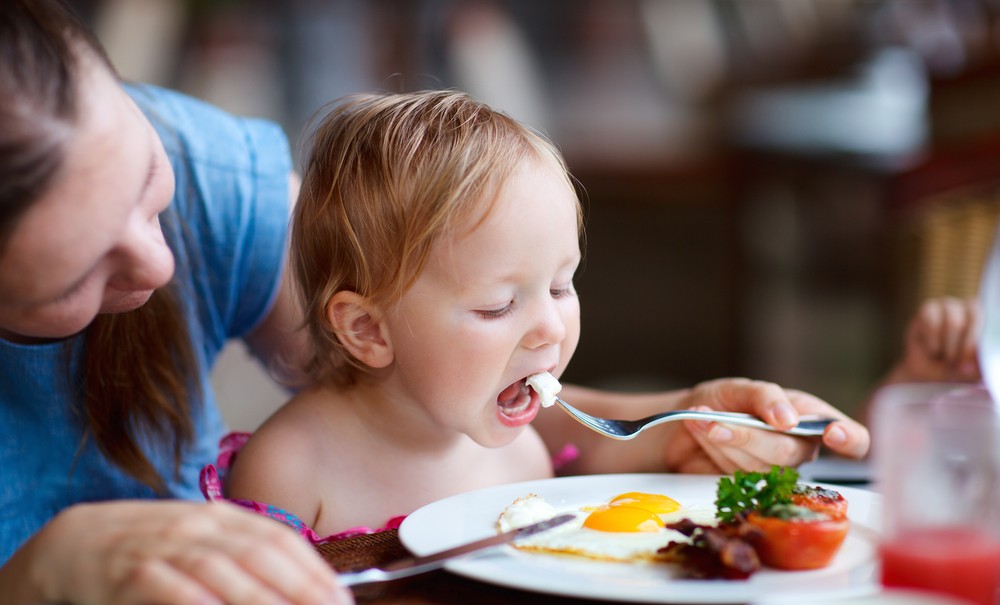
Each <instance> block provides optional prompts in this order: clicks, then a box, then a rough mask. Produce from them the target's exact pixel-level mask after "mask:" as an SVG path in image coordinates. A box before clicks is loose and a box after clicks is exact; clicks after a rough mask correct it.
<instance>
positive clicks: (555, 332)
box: [527, 301, 566, 349]
mask: <svg viewBox="0 0 1000 605" xmlns="http://www.w3.org/2000/svg"><path fill="white" fill-rule="evenodd" d="M539 307H540V308H539V312H538V317H537V318H536V320H535V324H534V326H533V327H532V329H531V331H530V332H529V333H528V336H527V339H528V341H527V344H528V346H529V347H530V348H533V349H534V348H538V347H542V346H545V345H554V344H559V343H560V342H562V341H563V340H564V339H565V338H566V321H565V320H564V319H563V316H562V313H560V312H559V307H558V306H557V305H556V304H555V301H546V302H545V303H543V304H541V305H540V306H539Z"/></svg>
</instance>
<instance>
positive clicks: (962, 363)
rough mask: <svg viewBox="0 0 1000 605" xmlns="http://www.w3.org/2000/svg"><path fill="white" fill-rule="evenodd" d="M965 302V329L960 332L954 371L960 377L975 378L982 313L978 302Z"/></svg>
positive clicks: (973, 300) (977, 369)
mask: <svg viewBox="0 0 1000 605" xmlns="http://www.w3.org/2000/svg"><path fill="white" fill-rule="evenodd" d="M964 304H965V315H966V321H965V330H964V332H963V334H962V345H961V351H960V352H959V358H958V362H957V363H956V365H955V371H956V372H957V373H958V374H959V375H960V376H962V377H965V378H968V379H976V378H978V377H979V364H978V358H977V352H978V348H979V334H980V330H982V313H981V312H980V309H979V303H978V302H977V301H976V300H975V299H967V300H965V301H964Z"/></svg>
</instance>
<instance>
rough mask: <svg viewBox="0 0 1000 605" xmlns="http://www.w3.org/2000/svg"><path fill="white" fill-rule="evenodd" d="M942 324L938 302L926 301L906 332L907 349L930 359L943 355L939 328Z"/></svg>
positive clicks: (942, 316) (942, 310)
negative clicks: (922, 353) (913, 349)
mask: <svg viewBox="0 0 1000 605" xmlns="http://www.w3.org/2000/svg"><path fill="white" fill-rule="evenodd" d="M943 323H944V309H943V308H942V306H941V304H940V301H939V300H937V299H935V300H931V301H927V302H925V303H924V304H922V305H921V306H920V308H919V309H918V310H917V313H916V314H915V315H914V317H913V320H912V321H911V322H910V327H909V329H908V330H907V347H908V348H915V349H916V350H919V351H923V352H924V355H926V356H927V357H930V358H932V359H935V358H939V357H941V355H942V354H943V349H942V340H941V327H942V324H943Z"/></svg>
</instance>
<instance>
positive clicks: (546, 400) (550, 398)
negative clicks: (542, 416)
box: [525, 372, 562, 408]
mask: <svg viewBox="0 0 1000 605" xmlns="http://www.w3.org/2000/svg"><path fill="white" fill-rule="evenodd" d="M525 382H527V383H528V386H529V387H531V388H533V389H535V392H536V393H538V398H539V399H540V400H541V402H542V407H545V408H548V407H552V406H553V405H554V404H555V402H556V395H557V394H558V393H559V391H561V390H562V385H561V384H559V381H558V380H556V377H555V376H553V375H552V374H549V373H548V372H539V373H538V374H532V375H531V376H528V378H527V379H526V380H525Z"/></svg>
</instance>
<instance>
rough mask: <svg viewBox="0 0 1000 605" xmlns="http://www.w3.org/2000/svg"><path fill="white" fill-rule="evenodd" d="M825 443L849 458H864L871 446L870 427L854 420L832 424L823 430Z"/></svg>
mask: <svg viewBox="0 0 1000 605" xmlns="http://www.w3.org/2000/svg"><path fill="white" fill-rule="evenodd" d="M823 444H824V445H826V446H827V447H828V448H830V449H831V450H833V451H834V452H836V453H838V454H840V455H842V456H847V457H849V458H859V459H860V458H864V457H865V455H867V454H868V450H869V448H870V447H871V435H870V434H869V432H868V429H866V428H865V427H863V426H861V425H860V424H858V423H857V422H854V421H852V420H841V421H837V422H834V423H832V424H830V425H829V426H828V427H826V430H825V431H823Z"/></svg>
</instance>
